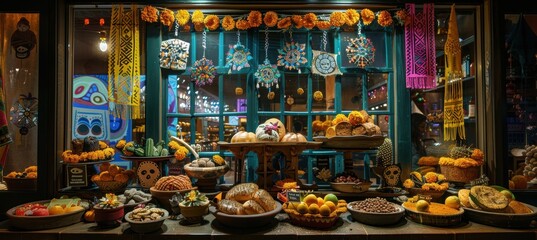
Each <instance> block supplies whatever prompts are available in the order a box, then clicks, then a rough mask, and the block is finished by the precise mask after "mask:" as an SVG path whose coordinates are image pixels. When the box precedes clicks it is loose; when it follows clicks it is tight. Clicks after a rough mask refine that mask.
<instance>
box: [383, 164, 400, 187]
mask: <svg viewBox="0 0 537 240" xmlns="http://www.w3.org/2000/svg"><path fill="white" fill-rule="evenodd" d="M383 175H384V180H385V182H386V185H387V186H389V187H395V186H397V185H399V181H400V175H401V168H400V167H399V166H397V165H390V166H387V167H386V168H384V173H383Z"/></svg>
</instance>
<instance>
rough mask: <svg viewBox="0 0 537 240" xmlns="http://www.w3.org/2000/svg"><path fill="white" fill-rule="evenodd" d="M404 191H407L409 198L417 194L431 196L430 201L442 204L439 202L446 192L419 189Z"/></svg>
mask: <svg viewBox="0 0 537 240" xmlns="http://www.w3.org/2000/svg"><path fill="white" fill-rule="evenodd" d="M406 190H407V191H408V193H409V196H410V197H412V196H415V195H418V194H421V195H429V196H431V198H432V199H431V200H432V201H433V202H442V201H441V200H442V196H443V195H444V193H445V192H446V190H444V191H433V190H423V189H421V188H407V189H406Z"/></svg>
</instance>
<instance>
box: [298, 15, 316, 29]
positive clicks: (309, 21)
mask: <svg viewBox="0 0 537 240" xmlns="http://www.w3.org/2000/svg"><path fill="white" fill-rule="evenodd" d="M316 23H317V15H315V13H307V14H306V15H304V17H303V18H302V25H304V27H305V28H307V29H312V28H313V27H315V24H316Z"/></svg>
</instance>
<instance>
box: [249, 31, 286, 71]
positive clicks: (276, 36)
mask: <svg viewBox="0 0 537 240" xmlns="http://www.w3.org/2000/svg"><path fill="white" fill-rule="evenodd" d="M282 38H283V36H282V34H281V33H280V32H270V30H269V34H268V60H269V61H270V62H271V63H272V64H274V65H276V61H277V59H278V49H280V48H281V47H282V46H283V40H282ZM257 44H258V45H259V53H257V54H255V53H252V54H253V55H254V57H255V56H256V55H257V60H258V61H259V63H263V62H264V61H265V58H266V56H265V31H264V30H261V31H259V42H258V43H257Z"/></svg>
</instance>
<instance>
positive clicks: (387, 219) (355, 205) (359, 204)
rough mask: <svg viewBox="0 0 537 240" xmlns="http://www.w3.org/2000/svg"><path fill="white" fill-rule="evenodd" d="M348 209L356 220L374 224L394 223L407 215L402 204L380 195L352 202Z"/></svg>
mask: <svg viewBox="0 0 537 240" xmlns="http://www.w3.org/2000/svg"><path fill="white" fill-rule="evenodd" d="M347 209H348V210H349V212H350V213H351V215H352V218H354V219H355V220H356V221H358V222H361V223H364V224H367V225H374V226H382V225H393V224H396V223H397V222H399V221H400V220H401V219H402V218H403V217H404V216H405V209H404V208H403V207H402V206H401V205H398V204H395V203H392V202H388V201H387V200H386V199H384V198H379V197H376V198H367V199H365V200H363V201H354V202H350V203H348V204H347Z"/></svg>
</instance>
